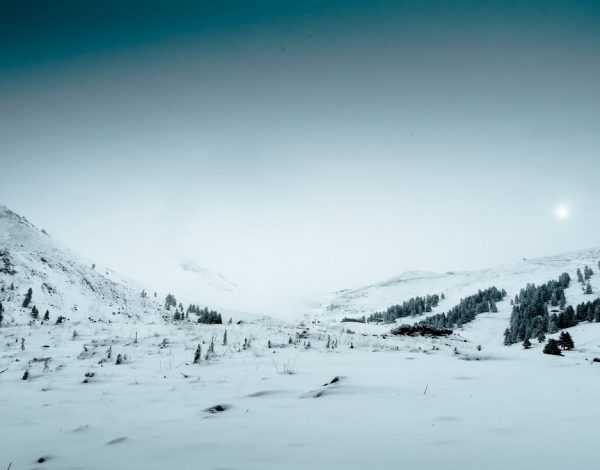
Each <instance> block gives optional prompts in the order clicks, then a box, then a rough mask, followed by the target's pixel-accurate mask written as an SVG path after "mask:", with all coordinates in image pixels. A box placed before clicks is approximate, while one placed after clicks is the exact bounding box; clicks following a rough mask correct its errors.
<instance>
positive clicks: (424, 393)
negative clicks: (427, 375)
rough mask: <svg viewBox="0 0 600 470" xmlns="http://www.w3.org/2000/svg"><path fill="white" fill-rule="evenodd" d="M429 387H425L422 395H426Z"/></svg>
mask: <svg viewBox="0 0 600 470" xmlns="http://www.w3.org/2000/svg"><path fill="white" fill-rule="evenodd" d="M428 387H429V384H427V385H425V391H424V392H423V395H426V394H427V388H428Z"/></svg>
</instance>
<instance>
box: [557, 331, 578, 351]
mask: <svg viewBox="0 0 600 470" xmlns="http://www.w3.org/2000/svg"><path fill="white" fill-rule="evenodd" d="M558 344H559V345H560V347H561V348H562V349H566V350H567V351H570V350H571V349H573V348H574V347H575V343H574V342H573V338H571V335H570V334H569V332H567V331H563V332H562V333H561V334H560V337H559V338H558Z"/></svg>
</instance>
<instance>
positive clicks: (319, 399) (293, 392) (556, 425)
mask: <svg viewBox="0 0 600 470" xmlns="http://www.w3.org/2000/svg"><path fill="white" fill-rule="evenodd" d="M0 215H2V217H0V241H1V242H2V243H1V245H0V249H2V248H6V249H8V251H9V253H10V255H9V257H10V260H11V265H12V268H11V269H12V270H14V271H15V273H14V274H7V273H0V285H2V286H3V287H4V291H3V292H1V293H0V299H1V301H2V302H3V305H4V307H5V321H4V322H3V326H2V327H0V418H1V419H0V436H1V437H0V468H6V467H8V466H9V464H11V469H21V468H49V469H50V468H54V469H70V468H85V469H155V468H156V469H164V468H177V469H307V468H315V469H320V468H343V469H364V468H386V469H387V468H403V469H404V468H405V469H438V468H444V469H478V470H479V469H482V468H486V469H505V468H512V469H544V470H548V469H559V468H560V469H564V468H577V469H588V468H589V469H591V468H596V467H597V462H598V459H599V458H600V451H599V450H598V449H597V448H596V447H595V441H596V431H597V430H596V425H597V423H598V422H599V421H600V407H598V406H597V404H596V402H597V400H598V389H599V388H598V387H599V384H600V363H593V362H592V359H593V358H595V357H599V358H600V323H583V324H580V325H578V326H576V327H573V328H570V329H569V331H570V333H571V335H572V336H573V339H574V341H575V345H576V348H575V350H574V351H567V352H565V353H564V357H556V356H548V355H544V354H542V347H543V345H542V344H539V343H538V342H537V341H534V344H533V347H532V348H531V349H530V350H524V349H523V348H522V346H521V345H519V344H516V345H513V346H511V347H506V346H503V344H502V341H503V335H502V333H503V331H504V329H505V328H506V327H507V326H508V321H509V317H510V309H511V307H510V298H512V297H514V295H515V294H516V293H517V292H518V290H519V289H520V288H522V287H524V286H525V285H526V284H527V283H528V282H536V283H540V282H546V281H548V280H550V279H555V278H557V277H558V275H559V274H560V273H561V272H563V271H567V272H569V274H570V275H571V277H572V278H573V282H572V285H571V287H569V288H568V289H567V290H566V292H565V294H566V298H567V302H568V303H572V304H576V303H579V302H581V301H583V300H586V301H587V300H593V299H594V298H596V297H597V293H598V292H600V274H595V275H594V276H592V278H591V283H592V286H593V290H594V294H593V295H584V294H583V293H582V291H581V288H580V285H578V283H577V282H576V278H575V270H576V269H577V267H583V266H584V265H586V264H587V265H589V266H591V267H592V268H596V267H597V262H598V260H599V259H600V251H599V250H588V251H585V252H578V253H574V254H569V255H564V256H561V257H554V258H546V259H538V260H529V261H523V262H521V263H519V264H517V265H515V266H503V267H500V268H495V269H489V270H485V271H478V272H469V273H446V274H435V273H407V274H405V275H402V276H400V277H399V278H397V279H393V280H391V281H388V282H385V283H381V284H378V285H374V286H369V287H366V288H363V289H356V290H347V291H342V292H340V293H335V294H332V295H331V296H330V297H329V298H328V299H327V300H326V301H325V302H324V303H323V308H321V309H319V310H316V311H312V312H309V313H307V314H305V315H304V317H303V318H302V319H301V321H302V323H297V322H287V321H282V320H276V319H273V318H268V317H261V316H257V315H250V314H241V313H237V312H226V315H225V318H224V319H225V321H227V320H228V319H229V317H230V316H231V317H232V323H231V324H224V325H201V324H197V323H193V322H187V321H180V322H173V321H171V320H165V319H164V318H163V317H165V316H166V315H169V316H170V315H171V313H170V312H166V311H165V310H164V308H163V306H162V305H161V303H162V299H158V300H156V301H155V300H154V299H153V297H152V296H151V297H150V298H145V299H142V298H141V297H140V295H139V293H140V290H141V288H140V287H139V286H137V285H136V284H135V283H132V282H131V281H125V280H121V279H119V278H118V276H117V275H116V274H112V273H110V271H106V270H105V269H99V268H98V267H96V268H92V267H91V262H88V261H81V258H79V257H78V256H76V255H73V254H70V253H69V252H68V251H67V250H64V249H62V248H60V247H58V246H57V245H56V244H54V243H53V242H52V241H51V239H49V238H48V239H46V238H44V237H45V235H44V234H41V233H40V232H39V231H37V229H36V228H35V227H33V226H32V225H31V224H29V223H28V222H26V221H25V220H23V219H21V218H19V217H18V216H16V215H15V214H12V213H9V212H7V211H6V210H5V211H4V212H0ZM41 235H44V237H41ZM42 257H43V258H44V259H45V261H43V260H41V258H42ZM1 263H3V261H2V260H0V269H1V268H2V267H3V264H1ZM9 271H10V270H9ZM107 272H108V274H107ZM86 280H87V281H86ZM88 282H89V284H90V285H91V286H90V285H88ZM44 283H46V284H48V285H50V286H51V287H52V289H50V290H48V289H45V288H44V287H43V284H44ZM10 284H13V285H14V290H13V289H9V288H8V287H9V286H10ZM491 285H496V286H497V287H498V288H504V289H506V290H507V292H508V296H507V298H506V299H505V300H504V301H502V302H499V303H498V312H497V313H485V314H481V315H479V316H478V317H477V318H476V320H475V321H473V322H471V323H468V324H466V325H464V327H463V328H461V329H459V330H456V331H455V333H454V334H453V335H451V336H449V337H447V338H437V339H436V338H407V337H395V336H390V335H389V330H390V328H391V327H390V325H375V324H367V325H365V324H360V323H341V322H340V319H341V318H342V317H343V316H358V315H363V314H365V315H368V314H370V313H373V312H374V311H377V310H383V309H385V308H387V307H389V306H390V305H392V304H397V303H401V302H402V301H404V300H408V298H410V297H413V296H415V295H425V294H434V293H437V294H439V293H442V292H443V293H444V294H445V296H446V299H445V300H443V301H442V302H440V305H439V306H438V307H437V308H436V309H434V311H433V312H432V313H431V314H435V313H439V312H442V311H446V310H448V309H449V308H451V307H452V306H454V305H456V303H457V302H458V301H459V300H460V298H461V297H465V296H467V295H471V294H474V293H475V292H476V291H477V289H480V288H486V287H489V286H491ZM28 287H32V288H33V299H32V304H36V305H37V306H38V308H39V310H40V311H41V312H42V313H43V312H44V311H45V310H46V309H49V310H50V311H51V315H52V316H51V319H54V318H56V315H58V314H60V313H62V312H65V311H66V313H64V314H65V315H66V316H67V317H68V320H67V321H65V322H64V323H63V324H59V325H56V324H54V321H49V322H44V324H42V323H41V321H39V320H38V321H35V322H33V323H30V322H31V318H30V315H29V310H28V309H25V308H23V307H22V306H21V302H22V300H23V295H24V294H25V292H26V290H27V288H28ZM159 300H160V302H159ZM74 305H76V306H77V308H73V306H74ZM329 305H333V306H334V307H329V308H327V307H328V306H329ZM90 317H91V320H90ZM420 318H423V317H418V318H415V319H407V320H409V321H414V320H417V319H420ZM239 320H241V323H240V324H238V321H239ZM225 331H227V344H225V345H224V344H223V336H224V332H225ZM549 336H550V337H552V336H554V337H556V335H549ZM290 339H291V344H290ZM211 341H212V342H214V353H212V354H209V357H208V359H207V358H206V354H207V352H208V349H209V344H210V343H211ZM248 342H249V345H248ZM328 342H329V343H330V345H331V344H333V343H335V344H336V345H337V347H335V348H327V343H328ZM244 343H246V345H247V347H245V348H244ZM269 343H270V346H271V348H269ZM308 343H310V347H309V348H308V347H307V345H308ZM198 345H200V346H201V349H202V355H201V360H200V363H196V364H195V363H194V356H195V351H196V349H197V347H198ZM478 346H481V348H478ZM109 349H110V357H109ZM118 355H121V357H122V358H125V357H126V359H125V360H124V361H123V363H122V364H117V363H116V359H117V356H118ZM26 371H27V377H26V380H23V376H24V373H25V372H26ZM331 382H333V383H331ZM325 384H327V385H325ZM215 407H216V408H215ZM38 460H39V462H38ZM3 466H4V467H3Z"/></svg>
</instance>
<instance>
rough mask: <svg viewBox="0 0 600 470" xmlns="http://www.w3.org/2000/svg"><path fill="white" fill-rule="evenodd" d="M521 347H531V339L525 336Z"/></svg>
mask: <svg viewBox="0 0 600 470" xmlns="http://www.w3.org/2000/svg"><path fill="white" fill-rule="evenodd" d="M523 348H524V349H530V348H531V341H529V338H525V341H523Z"/></svg>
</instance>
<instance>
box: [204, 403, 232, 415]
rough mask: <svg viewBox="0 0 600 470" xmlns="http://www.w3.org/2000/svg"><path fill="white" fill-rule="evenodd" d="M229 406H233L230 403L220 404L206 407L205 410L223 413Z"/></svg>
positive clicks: (212, 412)
mask: <svg viewBox="0 0 600 470" xmlns="http://www.w3.org/2000/svg"><path fill="white" fill-rule="evenodd" d="M229 408H231V407H230V406H229V405H223V404H219V405H215V406H211V407H209V408H206V409H205V410H204V411H206V412H207V413H210V414H213V415H214V414H216V413H222V412H223V411H225V410H228V409H229Z"/></svg>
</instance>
